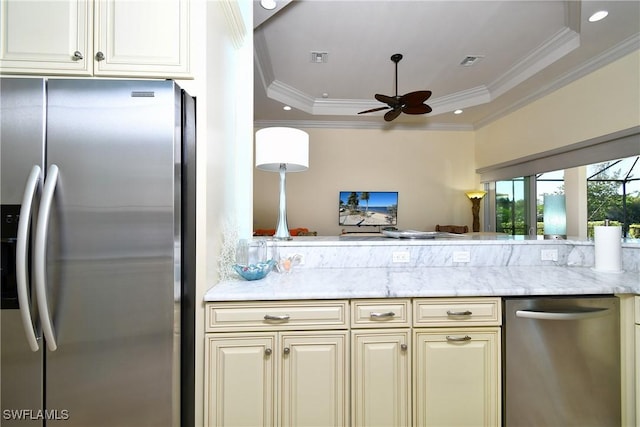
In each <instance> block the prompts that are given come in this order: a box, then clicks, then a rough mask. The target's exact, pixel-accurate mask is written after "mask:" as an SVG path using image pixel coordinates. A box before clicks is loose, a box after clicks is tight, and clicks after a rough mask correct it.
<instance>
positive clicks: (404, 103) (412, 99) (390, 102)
mask: <svg viewBox="0 0 640 427" xmlns="http://www.w3.org/2000/svg"><path fill="white" fill-rule="evenodd" d="M401 59H402V55H401V54H399V53H395V54H393V55H391V61H393V62H394V63H395V64H396V95H395V96H387V95H380V94H376V95H375V98H376V99H377V100H378V101H380V102H383V103H385V104H387V106H386V107H378V108H372V109H371V110H366V111H360V112H359V113H358V114H366V113H373V112H374V111H382V110H389V109H390V110H391V111H388V112H387V113H385V115H384V119H385V120H386V121H387V122H390V121H392V120H394V119H395V118H396V117H398V116H399V115H400V113H405V114H427V113H430V112H431V111H432V110H431V107H429V106H428V105H427V104H425V103H424V102H425V101H426V100H427V99H429V97H430V96H431V91H430V90H419V91H416V92H409V93H407V94H405V95H402V96H398V62H400V60H401Z"/></svg>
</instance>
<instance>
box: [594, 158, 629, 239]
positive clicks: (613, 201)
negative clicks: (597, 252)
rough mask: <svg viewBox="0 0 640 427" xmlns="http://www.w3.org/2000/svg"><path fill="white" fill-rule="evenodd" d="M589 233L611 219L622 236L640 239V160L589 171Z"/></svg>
mask: <svg viewBox="0 0 640 427" xmlns="http://www.w3.org/2000/svg"><path fill="white" fill-rule="evenodd" d="M587 215H588V224H587V230H588V235H589V237H593V226H594V225H602V224H604V221H605V220H606V219H608V220H609V221H610V224H611V225H620V226H622V235H623V236H625V237H631V238H635V239H640V156H635V157H627V158H625V159H620V160H614V161H610V162H604V163H597V164H594V165H590V166H588V167H587Z"/></svg>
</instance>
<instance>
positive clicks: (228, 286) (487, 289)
mask: <svg viewBox="0 0 640 427" xmlns="http://www.w3.org/2000/svg"><path fill="white" fill-rule="evenodd" d="M629 293H631V294H640V273H638V272H637V271H635V272H622V273H603V272H597V271H594V270H593V269H591V268H588V267H567V266H511V267H503V266H493V267H421V268H420V267H417V268H416V267H412V268H409V267H405V268H402V267H393V268H317V269H315V268H314V269H312V268H304V267H301V268H297V269H296V268H294V269H293V271H291V272H290V273H277V272H272V273H270V274H269V275H268V276H267V277H266V278H264V279H262V280H257V281H244V280H227V281H222V282H220V283H218V284H216V285H215V286H212V287H211V288H210V289H209V290H208V291H207V293H206V294H205V297H204V299H205V301H249V300H254V301H257V300H297V299H347V298H393V297H451V296H518V295H523V296H524V295H582V294H629Z"/></svg>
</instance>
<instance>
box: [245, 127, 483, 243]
mask: <svg viewBox="0 0 640 427" xmlns="http://www.w3.org/2000/svg"><path fill="white" fill-rule="evenodd" d="M304 130H305V131H307V132H308V133H309V169H308V170H307V171H305V172H296V173H290V174H287V213H288V215H287V219H288V223H289V227H290V228H296V227H306V228H309V229H310V230H313V231H317V232H318V234H320V235H338V234H340V232H341V230H342V229H343V227H341V226H339V225H338V194H339V192H340V191H398V192H399V195H398V196H399V200H398V227H399V228H402V229H417V230H434V228H435V226H436V224H457V225H468V226H469V227H471V224H472V215H471V202H470V201H469V199H468V198H467V197H466V196H465V194H464V192H465V191H467V190H470V189H474V188H479V181H478V177H477V175H476V173H475V172H474V171H475V164H474V156H475V154H474V148H473V147H474V135H473V132H461V131H460V132H453V131H430V132H424V131H411V130H392V131H385V130H371V129H369V130H354V129H304ZM278 179H279V177H278V174H277V173H271V172H264V171H260V170H254V180H253V185H254V211H253V215H254V216H253V226H254V228H255V229H257V228H275V227H276V222H277V216H278V215H277V214H278ZM351 229H352V230H353V228H351ZM359 231H363V230H362V229H360V230H359Z"/></svg>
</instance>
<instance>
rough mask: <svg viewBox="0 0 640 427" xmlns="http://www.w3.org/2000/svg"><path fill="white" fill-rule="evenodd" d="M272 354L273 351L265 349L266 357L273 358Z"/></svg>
mask: <svg viewBox="0 0 640 427" xmlns="http://www.w3.org/2000/svg"><path fill="white" fill-rule="evenodd" d="M271 353H273V350H271V349H270V348H265V349H264V354H265V355H266V356H271Z"/></svg>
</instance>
